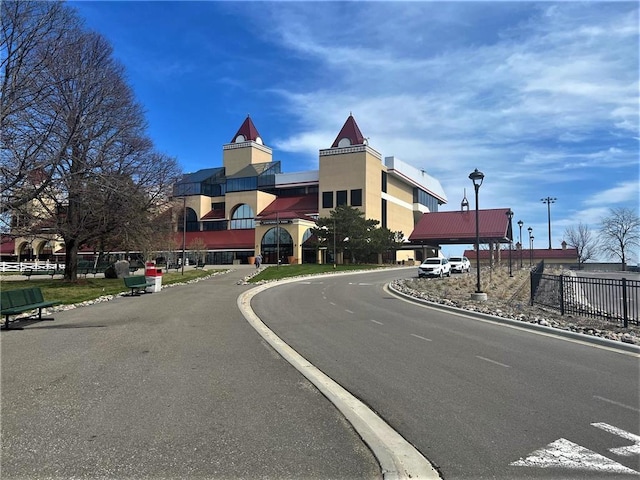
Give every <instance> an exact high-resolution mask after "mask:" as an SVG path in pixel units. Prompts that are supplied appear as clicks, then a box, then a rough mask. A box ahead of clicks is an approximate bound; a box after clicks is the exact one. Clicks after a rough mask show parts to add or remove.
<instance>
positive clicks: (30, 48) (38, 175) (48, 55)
mask: <svg viewBox="0 0 640 480" xmlns="http://www.w3.org/2000/svg"><path fill="white" fill-rule="evenodd" d="M77 25H78V19H77V17H76V15H75V14H74V13H73V11H72V10H70V9H69V8H67V7H65V6H64V5H63V4H62V3H60V2H25V1H3V2H1V3H0V51H1V52H2V55H0V135H1V137H0V138H1V142H0V197H1V201H0V205H2V211H3V212H6V211H11V210H13V209H15V208H17V207H20V206H22V205H24V204H26V203H27V202H29V201H30V200H32V199H34V198H36V197H37V196H38V195H39V194H40V193H41V192H42V191H43V190H45V189H46V188H47V187H48V185H49V181H50V178H51V177H52V176H53V172H54V170H55V168H56V165H57V164H56V162H57V161H58V160H59V159H60V152H61V151H63V150H64V149H65V148H66V146H67V144H66V142H64V141H63V142H60V138H53V136H52V132H53V131H54V130H55V129H56V128H57V125H58V123H59V122H60V120H61V118H60V116H59V115H58V114H57V111H55V110H54V111H49V110H48V109H47V100H48V99H49V98H50V97H51V96H52V95H53V90H52V88H51V87H52V85H51V84H50V83H49V82H47V81H45V80H44V77H45V76H46V70H47V67H48V65H50V64H51V63H52V62H55V61H56V59H57V57H58V55H59V53H60V49H61V48H62V46H63V45H64V44H65V42H66V41H67V40H66V39H65V35H66V32H67V30H68V29H70V28H76V27H77ZM4 218H6V217H4Z"/></svg>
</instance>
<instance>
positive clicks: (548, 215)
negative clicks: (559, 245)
mask: <svg viewBox="0 0 640 480" xmlns="http://www.w3.org/2000/svg"><path fill="white" fill-rule="evenodd" d="M556 200H558V199H557V198H553V197H547V198H541V199H540V201H541V202H542V203H546V204H547V218H548V219H549V250H551V204H552V203H556Z"/></svg>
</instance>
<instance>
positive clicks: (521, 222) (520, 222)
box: [518, 220, 524, 268]
mask: <svg viewBox="0 0 640 480" xmlns="http://www.w3.org/2000/svg"><path fill="white" fill-rule="evenodd" d="M523 225H524V222H523V221H522V220H518V226H519V227H520V268H522V226H523Z"/></svg>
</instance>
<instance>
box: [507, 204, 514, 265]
mask: <svg viewBox="0 0 640 480" xmlns="http://www.w3.org/2000/svg"><path fill="white" fill-rule="evenodd" d="M507 218H508V219H509V276H510V277H513V269H512V268H511V246H512V245H513V232H512V231H511V227H512V224H511V220H512V219H513V211H512V210H511V209H509V210H507Z"/></svg>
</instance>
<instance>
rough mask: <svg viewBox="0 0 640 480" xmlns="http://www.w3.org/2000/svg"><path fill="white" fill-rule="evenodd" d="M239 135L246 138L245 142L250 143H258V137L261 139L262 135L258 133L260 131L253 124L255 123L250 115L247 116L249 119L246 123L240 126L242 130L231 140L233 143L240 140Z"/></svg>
mask: <svg viewBox="0 0 640 480" xmlns="http://www.w3.org/2000/svg"><path fill="white" fill-rule="evenodd" d="M238 135H242V136H243V137H244V140H245V142H248V141H249V140H252V141H254V142H256V141H257V140H258V137H260V134H259V133H258V129H257V128H256V126H255V125H254V124H253V121H251V117H250V116H249V115H247V118H246V119H245V120H244V122H243V123H242V125H241V126H240V129H239V130H238V132H237V133H236V134H235V135H234V136H233V138H232V139H231V143H235V141H236V138H238Z"/></svg>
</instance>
